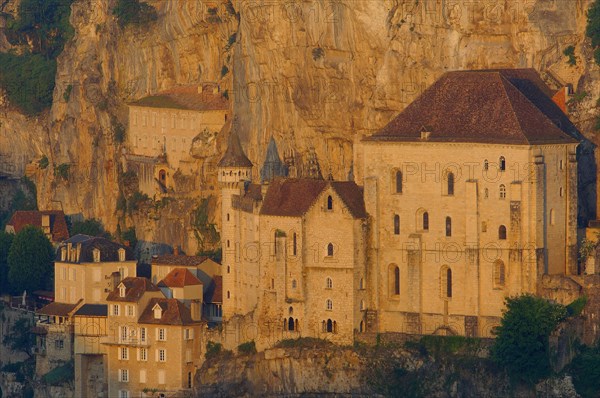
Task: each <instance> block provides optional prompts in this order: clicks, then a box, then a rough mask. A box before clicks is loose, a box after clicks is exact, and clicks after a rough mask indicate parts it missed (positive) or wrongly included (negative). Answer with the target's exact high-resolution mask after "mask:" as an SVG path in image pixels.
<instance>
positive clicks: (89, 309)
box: [73, 304, 108, 317]
mask: <svg viewBox="0 0 600 398" xmlns="http://www.w3.org/2000/svg"><path fill="white" fill-rule="evenodd" d="M73 316H95V317H105V316H108V305H106V304H84V305H82V306H81V308H79V309H78V310H77V311H76V312H75V314H73Z"/></svg>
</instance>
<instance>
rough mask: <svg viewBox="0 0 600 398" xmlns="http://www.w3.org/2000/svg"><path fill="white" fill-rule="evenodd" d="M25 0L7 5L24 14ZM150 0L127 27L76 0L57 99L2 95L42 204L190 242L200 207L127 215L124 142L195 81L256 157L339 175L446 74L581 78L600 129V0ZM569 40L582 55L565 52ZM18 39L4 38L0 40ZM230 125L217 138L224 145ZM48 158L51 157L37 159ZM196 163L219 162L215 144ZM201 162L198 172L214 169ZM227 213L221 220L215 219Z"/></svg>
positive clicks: (12, 144) (588, 207)
mask: <svg viewBox="0 0 600 398" xmlns="http://www.w3.org/2000/svg"><path fill="white" fill-rule="evenodd" d="M16 3H17V0H9V1H8V3H7V4H6V5H4V7H5V10H9V11H10V10H12V11H13V12H14V9H15V4H16ZM148 3H149V4H152V5H153V6H154V7H155V8H156V10H157V12H158V20H157V21H155V22H151V23H148V24H147V25H144V26H141V27H135V26H130V27H126V28H120V27H119V26H118V25H117V22H116V19H115V17H114V15H113V13H112V10H113V8H114V6H115V4H116V0H76V1H75V2H74V3H73V6H72V12H71V24H72V25H73V27H74V29H75V36H74V38H73V39H72V40H71V41H70V42H69V43H68V44H67V45H66V47H65V50H64V51H63V53H62V54H61V56H60V57H59V63H58V72H57V79H56V88H55V90H54V102H53V105H52V108H51V110H50V111H49V112H47V113H45V114H42V115H41V116H39V117H37V118H33V119H26V118H25V117H23V116H22V115H20V114H18V113H17V112H16V111H15V110H14V109H12V108H10V107H9V106H7V104H3V105H0V121H1V122H2V125H0V155H2V156H3V157H7V156H10V159H11V162H13V163H14V164H16V165H17V170H18V173H21V174H22V173H25V166H26V165H27V164H33V167H32V166H30V167H29V169H28V170H29V172H30V173H31V174H33V175H34V177H35V181H36V183H37V185H38V196H39V198H38V199H39V204H40V207H41V208H48V207H54V208H56V207H58V208H63V209H64V210H65V212H66V213H67V214H82V215H83V216H85V217H96V218H100V219H101V220H102V221H103V222H104V224H105V225H106V227H107V229H108V230H111V231H115V230H116V227H117V224H119V223H120V224H121V228H123V227H125V224H129V225H131V224H132V223H135V224H136V226H137V227H138V228H137V229H138V235H139V236H138V237H139V238H140V239H142V240H146V241H151V242H162V243H167V244H178V245H183V246H184V249H186V248H188V249H189V250H191V251H193V249H194V248H193V247H192V246H193V245H192V244H188V243H186V242H188V241H190V240H193V239H190V237H191V236H192V235H193V232H192V229H193V228H191V227H190V225H189V223H190V222H191V221H190V220H189V219H190V217H189V216H186V217H183V215H189V209H183V211H184V212H185V211H187V213H180V210H178V209H177V208H174V209H171V210H170V211H171V212H172V217H174V218H177V217H178V214H180V215H182V217H180V220H182V221H181V222H182V223H183V224H182V225H181V226H180V227H179V226H178V227H169V228H161V227H160V223H156V222H155V221H156V220H153V219H150V218H148V217H144V216H142V217H133V218H131V217H129V218H128V217H126V215H125V214H123V213H119V212H117V208H118V203H117V202H118V199H119V197H120V196H121V195H122V194H123V183H122V181H123V179H122V172H123V168H122V164H123V161H122V153H123V151H126V150H127V148H126V146H125V145H124V144H121V143H120V142H118V141H119V140H118V139H117V140H115V139H114V138H115V137H117V138H118V130H119V128H120V127H119V125H124V126H126V125H127V123H128V121H127V113H126V103H127V102H128V101H131V100H134V99H138V98H140V97H142V96H144V95H146V94H149V93H154V92H157V91H159V90H162V89H167V88H170V87H172V86H175V85H181V84H192V83H197V82H200V81H216V82H219V83H220V84H221V87H222V90H227V92H228V95H229V98H230V103H231V108H232V112H233V115H234V118H236V120H237V122H236V125H237V128H238V129H239V131H240V136H241V138H242V141H243V143H244V146H245V148H246V150H247V152H248V156H249V158H250V159H251V160H252V161H253V162H254V164H255V165H256V166H259V165H260V163H261V162H262V159H263V157H264V155H265V152H266V148H267V144H268V141H269V139H270V137H271V136H274V137H275V139H276V140H277V142H278V146H279V149H280V151H281V152H282V154H281V155H282V156H283V155H284V152H285V153H286V154H287V155H288V156H287V157H288V159H292V158H293V159H294V161H295V162H296V163H297V164H298V166H301V164H302V162H303V159H304V160H305V158H306V156H307V154H308V153H309V152H312V151H314V152H315V153H316V155H317V158H318V161H319V162H320V166H321V170H322V171H323V174H324V175H327V174H328V173H330V172H331V173H332V174H333V176H334V177H335V178H336V179H345V178H346V176H347V175H348V173H349V171H350V168H351V166H352V162H353V152H352V147H353V143H354V140H355V138H356V137H357V136H360V135H362V134H370V133H372V132H373V131H375V130H377V129H378V128H381V127H382V126H383V125H384V124H385V123H386V122H387V121H388V120H390V118H391V117H392V116H393V115H395V114H396V113H397V112H398V111H400V110H401V109H403V107H404V106H406V105H407V104H408V103H409V102H410V101H411V100H413V99H414V98H415V97H416V96H417V95H418V94H419V93H420V92H421V91H422V90H423V89H424V88H426V87H427V86H428V85H430V84H431V83H432V82H433V81H434V80H436V79H437V78H438V77H439V76H440V75H441V74H442V73H444V71H446V70H453V69H467V68H468V69H473V68H497V67H533V68H535V69H537V70H538V71H540V72H541V74H542V75H543V76H544V77H545V79H546V80H547V82H548V83H549V84H550V85H551V86H554V87H555V88H558V87H559V86H562V85H565V84H572V85H573V86H574V88H575V90H576V91H577V92H578V93H580V95H579V96H578V97H577V100H576V101H574V102H573V104H572V108H573V113H572V118H573V119H574V121H575V122H576V123H577V125H578V127H579V128H580V130H581V131H582V132H583V133H584V134H585V135H587V136H588V137H590V138H595V137H594V132H593V128H592V126H593V124H594V119H595V117H596V114H597V109H596V100H597V98H596V94H595V93H598V92H599V89H600V73H599V68H598V66H596V65H595V64H594V63H593V60H592V54H591V50H590V47H589V43H588V41H587V40H586V39H585V35H584V31H585V25H586V16H585V12H586V10H587V8H588V7H589V4H590V3H591V0H573V1H555V0H529V1H522V0H502V1H489V2H488V1H475V2H474V1H470V0H458V1H453V2H445V1H434V0H426V1H423V0H421V1H419V0H382V1H371V0H335V1H333V0H314V1H313V0H310V1H303V2H284V1H281V0H272V1H271V0H266V1H245V0H235V1H231V2H230V1H225V0H219V1H202V0H198V1H179V0H164V1H148ZM1 26H2V25H1V24H0V27H1ZM570 45H573V46H575V56H576V65H575V66H570V65H568V64H567V62H566V61H567V58H566V57H565V56H564V55H563V50H564V49H565V48H566V47H567V46H570ZM7 47H8V45H7V43H6V42H5V40H3V37H2V34H0V50H1V51H6V49H7ZM67 92H68V94H67ZM584 92H585V93H588V95H587V96H586V95H583V94H582V93H584ZM225 135H227V132H226V131H224V132H223V133H222V134H221V136H219V137H218V143H219V144H218V146H217V147H218V148H219V151H221V152H222V151H223V150H224V143H225V142H226V140H225V138H226V137H225ZM43 155H46V156H47V157H48V158H49V159H50V167H48V168H46V169H43V170H41V169H39V168H37V170H36V166H35V162H37V161H38V160H39V159H40V158H41V157H42V156H43ZM291 155H293V156H291ZM198 158H202V159H204V158H208V159H212V160H211V162H212V161H214V159H218V154H214V153H211V154H199V156H198ZM0 160H2V159H0ZM200 162H201V160H199V164H198V167H197V170H198V171H197V173H199V174H202V173H205V172H206V170H210V167H200ZM67 164H68V165H70V166H69V167H68V171H69V172H68V176H65V175H64V174H62V175H61V174H60V173H59V174H58V175H57V176H55V174H56V173H54V172H53V171H54V169H55V167H56V166H59V165H67ZM213 165H214V164H213ZM65 167H66V166H63V168H65ZM65 177H67V178H65ZM202 177H207V178H208V181H207V183H206V184H204V185H203V187H204V189H203V191H202V192H200V193H198V192H197V193H195V194H194V195H188V197H187V199H186V200H189V199H190V198H191V199H193V200H196V202H193V203H194V204H196V203H198V198H199V197H200V196H202V197H207V196H209V195H211V194H214V193H215V192H216V189H217V187H216V181H214V178H213V176H212V175H209V176H202ZM594 177H595V172H593V171H592V172H587V173H585V174H584V175H583V176H582V178H581V179H580V182H581V184H582V192H583V193H584V200H583V205H584V206H583V209H584V210H583V214H584V217H587V216H594V215H595V207H594V206H595V192H594V191H595V190H594V189H591V188H590V187H591V186H592V185H590V184H591V182H592V181H593V179H594ZM179 207H181V206H179ZM216 208H217V207H215V206H213V208H212V209H213V210H212V211H211V215H210V216H211V219H218V217H215V216H214V209H216ZM158 219H160V215H159V216H158ZM174 229H176V230H174Z"/></svg>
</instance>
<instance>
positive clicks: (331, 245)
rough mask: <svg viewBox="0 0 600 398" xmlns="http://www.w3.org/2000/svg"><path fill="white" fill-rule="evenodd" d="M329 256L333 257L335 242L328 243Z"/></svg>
mask: <svg viewBox="0 0 600 398" xmlns="http://www.w3.org/2000/svg"><path fill="white" fill-rule="evenodd" d="M327 256H329V257H333V243H330V244H328V245H327Z"/></svg>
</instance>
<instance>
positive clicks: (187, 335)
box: [183, 329, 194, 340]
mask: <svg viewBox="0 0 600 398" xmlns="http://www.w3.org/2000/svg"><path fill="white" fill-rule="evenodd" d="M193 338H194V329H184V330H183V339H184V340H192V339H193Z"/></svg>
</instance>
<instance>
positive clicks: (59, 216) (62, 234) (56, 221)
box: [7, 210, 69, 242]
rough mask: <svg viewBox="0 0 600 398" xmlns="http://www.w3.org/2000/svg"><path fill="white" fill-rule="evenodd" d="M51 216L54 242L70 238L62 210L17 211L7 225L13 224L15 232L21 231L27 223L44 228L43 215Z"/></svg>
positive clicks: (51, 231)
mask: <svg viewBox="0 0 600 398" xmlns="http://www.w3.org/2000/svg"><path fill="white" fill-rule="evenodd" d="M45 215H47V216H50V233H51V234H52V241H53V242H61V241H63V240H65V239H68V238H69V230H68V229H67V222H66V220H65V213H63V212H62V211H60V210H45V211H23V210H18V211H16V212H15V213H14V214H13V216H12V217H11V219H10V221H9V222H8V224H7V225H11V226H12V227H13V228H14V230H15V233H19V231H21V230H22V229H23V228H24V227H25V226H26V225H33V226H36V227H39V228H42V216H45Z"/></svg>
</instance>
